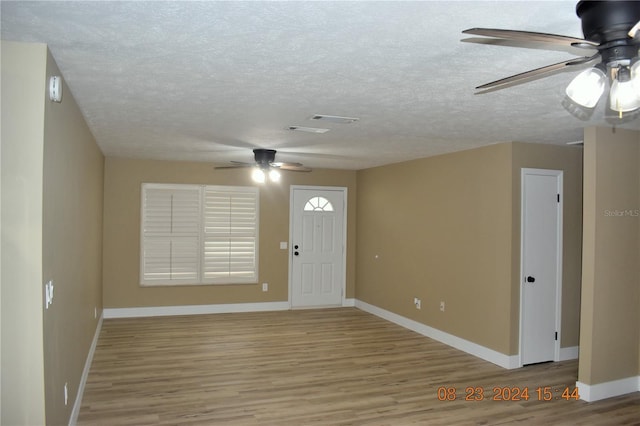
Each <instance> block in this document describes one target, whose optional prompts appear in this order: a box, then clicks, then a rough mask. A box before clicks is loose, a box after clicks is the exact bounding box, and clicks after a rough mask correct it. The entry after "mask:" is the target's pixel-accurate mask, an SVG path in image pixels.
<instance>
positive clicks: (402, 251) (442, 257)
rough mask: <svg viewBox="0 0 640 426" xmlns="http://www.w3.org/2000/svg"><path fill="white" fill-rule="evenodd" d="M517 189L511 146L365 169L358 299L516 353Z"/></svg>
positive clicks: (361, 184)
mask: <svg viewBox="0 0 640 426" xmlns="http://www.w3.org/2000/svg"><path fill="white" fill-rule="evenodd" d="M511 185H512V183H511V146H510V145H508V144H502V145H493V146H490V147H485V148H480V149H475V150H469V151H463V152H458V153H454V154H447V155H442V156H437V157H430V158H426V159H421V160H415V161H410V162H406V163H400V164H393V165H389V166H383V167H377V168H373V169H368V170H362V171H359V172H358V218H357V219H358V221H357V222H358V230H357V235H358V257H357V274H356V275H357V285H356V297H357V298H358V299H360V300H363V301H365V302H367V303H370V304H372V305H375V306H379V307H381V308H384V309H387V310H389V311H392V312H395V313H397V314H399V315H402V316H405V317H407V318H411V319H413V320H416V321H419V322H421V323H424V324H427V325H429V326H431V327H435V328H437V329H439V330H442V331H445V332H447V333H450V334H453V335H456V336H458V337H461V338H464V339H467V340H470V341H472V342H475V343H478V344H480V345H483V346H486V347H489V348H491V349H494V350H496V351H498V352H501V353H509V335H510V324H509V321H510V303H511V234H510V233H511V220H512V218H511ZM376 256H377V258H376ZM414 297H418V298H420V299H421V300H422V309H421V310H417V309H416V308H415V307H414V305H413V298H414ZM440 301H444V302H445V304H446V308H445V312H440V310H439V304H440Z"/></svg>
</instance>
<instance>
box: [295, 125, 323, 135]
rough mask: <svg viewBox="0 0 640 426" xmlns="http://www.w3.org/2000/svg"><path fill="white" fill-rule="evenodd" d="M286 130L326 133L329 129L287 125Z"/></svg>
mask: <svg viewBox="0 0 640 426" xmlns="http://www.w3.org/2000/svg"><path fill="white" fill-rule="evenodd" d="M287 130H295V131H296V132H306V133H327V132H328V131H329V129H319V128H317V127H304V126H289V127H287Z"/></svg>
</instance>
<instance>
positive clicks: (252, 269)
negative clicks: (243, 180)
mask: <svg viewBox="0 0 640 426" xmlns="http://www.w3.org/2000/svg"><path fill="white" fill-rule="evenodd" d="M257 195H258V193H257V188H251V187H220V186H207V187H205V188H204V198H203V199H204V214H203V217H204V244H203V246H204V252H203V259H202V261H203V265H202V266H203V267H202V271H203V274H204V277H203V278H204V281H206V282H213V283H217V282H220V283H235V282H256V281H257V279H258V276H257V274H256V252H257V241H258V232H257V231H258V217H257V213H258V212H257V210H258V209H257V207H258V200H257Z"/></svg>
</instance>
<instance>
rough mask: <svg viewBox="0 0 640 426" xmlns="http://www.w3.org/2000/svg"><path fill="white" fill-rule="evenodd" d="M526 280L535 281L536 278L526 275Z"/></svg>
mask: <svg viewBox="0 0 640 426" xmlns="http://www.w3.org/2000/svg"><path fill="white" fill-rule="evenodd" d="M527 282H528V283H534V282H536V279H535V278H533V277H532V276H528V277H527Z"/></svg>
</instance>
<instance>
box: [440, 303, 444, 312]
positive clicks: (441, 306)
mask: <svg viewBox="0 0 640 426" xmlns="http://www.w3.org/2000/svg"><path fill="white" fill-rule="evenodd" d="M440 310H441V311H442V312H444V302H440Z"/></svg>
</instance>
